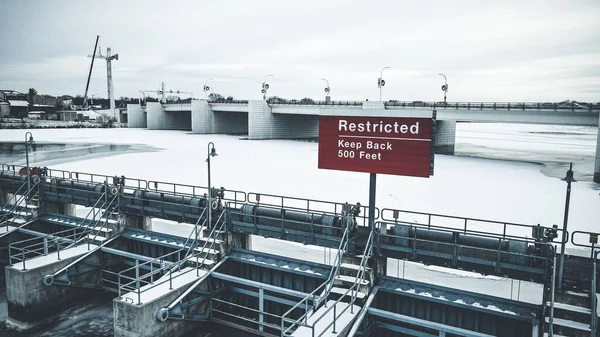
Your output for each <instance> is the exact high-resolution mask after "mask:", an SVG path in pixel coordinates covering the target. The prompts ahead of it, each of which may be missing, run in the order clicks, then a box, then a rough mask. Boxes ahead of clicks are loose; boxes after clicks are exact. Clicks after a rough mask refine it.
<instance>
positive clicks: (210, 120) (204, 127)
mask: <svg viewBox="0 0 600 337" xmlns="http://www.w3.org/2000/svg"><path fill="white" fill-rule="evenodd" d="M191 109H192V132H193V133H214V131H213V129H214V127H213V124H214V122H215V121H214V112H213V110H212V108H211V106H210V104H208V101H207V100H205V99H198V100H192V108H191Z"/></svg>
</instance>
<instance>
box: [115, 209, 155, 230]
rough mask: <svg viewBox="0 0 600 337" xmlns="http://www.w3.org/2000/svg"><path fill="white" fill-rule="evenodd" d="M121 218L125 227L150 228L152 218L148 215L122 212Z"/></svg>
mask: <svg viewBox="0 0 600 337" xmlns="http://www.w3.org/2000/svg"><path fill="white" fill-rule="evenodd" d="M121 218H122V223H123V224H124V225H125V227H128V228H137V229H145V230H147V231H151V230H152V218H151V217H149V216H143V215H133V214H126V213H122V214H121Z"/></svg>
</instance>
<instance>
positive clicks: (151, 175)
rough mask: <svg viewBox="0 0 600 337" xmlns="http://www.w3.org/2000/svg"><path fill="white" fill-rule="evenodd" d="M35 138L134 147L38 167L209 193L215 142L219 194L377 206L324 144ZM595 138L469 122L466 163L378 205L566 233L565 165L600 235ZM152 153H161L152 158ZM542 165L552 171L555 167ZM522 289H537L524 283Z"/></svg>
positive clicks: (391, 181) (74, 134) (574, 217)
mask: <svg viewBox="0 0 600 337" xmlns="http://www.w3.org/2000/svg"><path fill="white" fill-rule="evenodd" d="M23 135H24V132H23V130H2V132H0V142H7V141H23V139H24V136H23ZM33 136H34V138H35V141H36V142H58V143H60V142H64V143H78V144H91V143H103V144H134V145H133V146H131V147H130V150H129V151H127V152H117V153H115V154H114V155H110V154H111V153H109V152H104V153H90V154H87V155H84V156H78V157H76V158H73V157H71V156H69V154H68V153H54V154H53V155H52V156H47V155H45V154H44V153H43V152H34V153H31V154H30V161H31V162H32V165H41V166H49V167H51V168H58V169H64V170H69V171H81V172H90V173H98V174H106V175H125V176H126V177H135V178H141V179H147V180H162V181H168V182H176V183H185V184H192V185H200V186H206V185H207V165H206V163H205V159H206V156H207V144H208V142H210V141H212V142H214V144H215V147H216V150H217V153H218V156H217V157H215V158H213V159H212V160H211V169H212V172H211V175H212V183H213V186H225V187H226V188H229V189H236V190H242V191H246V192H260V193H271V194H281V195H287V196H296V197H304V198H314V199H321V200H331V201H339V202H350V203H355V202H361V203H362V204H367V200H368V184H369V177H368V174H365V173H353V172H342V171H330V170H319V169H318V168H317V150H318V144H317V143H314V142H302V141H286V140H266V141H254V140H247V139H243V138H244V137H243V136H228V135H199V134H191V133H188V132H183V131H153V130H142V129H102V130H96V129H71V130H56V129H47V130H33ZM595 137H596V129H595V128H585V127H565V126H560V127H558V126H535V125H533V126H532V125H508V124H476V123H470V124H459V126H458V128H457V144H456V151H457V154H458V155H459V156H445V155H437V156H436V158H435V174H434V176H433V177H431V178H429V179H423V178H411V177H400V176H389V175H378V177H377V206H378V207H380V208H384V207H388V208H398V209H405V210H412V211H419V212H430V213H440V214H448V215H455V216H464V217H471V218H482V219H490V220H499V221H507V222H517V223H527V224H541V225H544V226H551V225H553V224H557V225H559V227H560V226H562V219H563V210H564V202H565V201H564V198H565V190H566V184H565V183H564V182H562V181H560V179H558V178H556V177H564V174H565V169H564V163H565V162H569V161H574V164H575V171H576V172H575V177H576V178H577V179H578V180H582V181H579V182H577V183H574V184H573V189H572V195H571V209H570V215H569V229H570V230H573V229H578V230H587V231H596V232H598V231H600V226H599V223H598V222H599V219H600V207H598V204H599V202H600V196H599V195H598V190H599V187H600V185H598V184H595V183H592V182H590V181H589V180H590V179H587V180H588V181H585V180H586V177H588V178H589V175H590V172H591V173H593V158H594V157H593V156H594V153H595V145H596V144H595V142H596V138H595ZM149 147H153V148H156V149H159V150H158V151H147V150H148V149H149ZM467 156H468V157H467ZM474 157H489V158H494V159H482V158H474ZM590 158H591V159H590ZM1 159H2V155H0V161H2V160H1ZM497 159H502V160H497ZM510 160H516V161H510ZM519 160H520V161H525V162H518V161H519ZM590 160H592V169H591V170H590V169H589V161H590ZM536 162H539V163H548V164H549V165H550V166H549V167H550V168H549V167H546V166H544V165H543V164H538V163H536ZM10 163H12V164H24V163H25V160H24V158H23V157H20V158H19V159H15V157H14V156H11V159H10ZM582 173H583V174H582ZM582 178H583V179H582ZM155 228H156V229H159V230H161V231H167V232H171V233H181V235H185V236H186V237H187V234H189V229H187V227H186V226H185V225H176V224H171V223H167V222H161V223H156V224H155ZM482 229H485V230H493V229H491V228H482ZM184 233H185V234H184ZM522 234H523V235H530V234H531V233H522ZM253 244H254V248H255V249H257V250H263V251H267V252H271V253H281V252H282V251H283V250H284V249H283V248H282V245H283V244H282V243H281V242H278V241H276V240H267V239H263V238H255V239H254V243H253ZM292 248H293V249H292ZM291 251H294V253H293V256H295V257H300V258H305V259H307V260H312V261H316V262H323V261H324V260H327V259H328V252H327V251H325V252H324V251H323V249H322V248H320V249H316V248H314V247H310V246H302V245H296V244H292V245H290V246H286V248H285V252H286V254H287V255H288V256H289V255H290V254H289V252H291ZM333 255H334V254H333V253H332V254H331V256H332V257H331V258H332V259H333ZM401 264H402V262H400V265H398V264H397V263H396V262H395V261H391V263H390V265H389V268H388V269H389V273H390V274H391V275H394V276H396V275H397V274H398V275H400V270H401V269H403V270H404V273H403V274H406V275H405V276H406V277H407V278H408V277H411V278H415V279H418V280H421V281H425V282H432V283H438V284H443V285H454V286H458V285H459V284H460V287H462V288H465V289H471V290H479V291H482V292H484V293H490V292H492V294H493V295H498V296H505V297H509V298H511V297H512V298H517V297H520V299H521V300H523V296H524V295H523V290H521V292H520V295H519V296H518V295H517V290H516V289H517V285H516V281H515V282H514V283H513V282H512V281H511V280H504V279H499V278H495V277H491V278H490V277H488V278H481V277H480V276H478V277H472V276H473V275H472V276H469V277H467V276H466V275H467V274H466V273H462V272H460V271H456V272H454V271H450V272H448V271H446V270H444V271H442V270H440V269H435V268H431V267H424V266H421V265H415V264H409V263H407V264H406V268H403V267H402V265H401ZM410 275H413V276H410ZM457 280H460V282H457ZM442 281H443V282H442ZM511 283H512V292H511ZM521 287H524V288H523V289H529V288H531V289H534V288H535V287H533V286H529V285H524V284H521ZM528 287H529V288H528ZM526 292H528V290H527V291H526ZM534 297H536V298H538V296H537V295H536V296H534ZM527 298H528V296H527V295H525V299H526V300H527V301H534V302H535V300H529V299H527Z"/></svg>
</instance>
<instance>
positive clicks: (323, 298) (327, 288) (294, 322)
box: [281, 226, 350, 336]
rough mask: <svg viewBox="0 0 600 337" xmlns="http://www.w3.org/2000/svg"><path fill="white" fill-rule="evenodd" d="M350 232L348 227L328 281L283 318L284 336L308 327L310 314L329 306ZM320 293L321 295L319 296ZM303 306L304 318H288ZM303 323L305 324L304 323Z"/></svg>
mask: <svg viewBox="0 0 600 337" xmlns="http://www.w3.org/2000/svg"><path fill="white" fill-rule="evenodd" d="M349 232H350V231H349V227H348V226H346V229H345V230H344V235H343V236H342V240H341V241H340V246H339V248H338V250H337V254H336V259H335V260H334V263H333V266H332V267H331V272H330V273H329V277H328V278H327V280H326V281H325V282H323V284H321V285H320V286H318V287H317V288H316V289H315V290H313V291H312V292H311V293H310V294H308V295H307V296H306V297H305V298H303V299H302V300H301V301H300V302H298V303H296V305H294V306H293V307H291V308H290V309H289V310H288V311H286V312H285V313H284V314H283V315H282V316H281V331H282V336H288V335H287V333H288V332H289V331H290V330H296V329H297V328H298V327H299V326H308V314H309V313H311V311H312V313H313V314H314V313H315V312H316V311H317V310H318V309H319V307H320V305H321V303H324V304H325V306H327V299H328V298H329V295H330V294H331V289H332V288H333V283H334V281H335V277H336V276H338V275H339V272H340V264H341V262H342V255H343V254H344V252H345V251H346V249H347V248H348V233H349ZM318 293H320V294H319V295H317V294H318ZM309 301H311V305H309ZM301 306H304V314H303V315H302V316H300V317H299V318H297V319H291V318H288V316H289V315H291V314H292V312H294V311H295V310H296V309H298V308H300V307H301ZM303 321H304V323H302V322H303ZM285 323H289V324H290V326H288V327H287V328H286V327H285ZM315 324H316V323H315ZM313 336H314V330H313Z"/></svg>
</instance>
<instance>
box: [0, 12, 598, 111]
mask: <svg viewBox="0 0 600 337" xmlns="http://www.w3.org/2000/svg"><path fill="white" fill-rule="evenodd" d="M0 32H1V33H0V36H1V37H0V89H15V90H18V91H23V92H26V91H27V88H30V87H34V88H36V89H37V90H38V92H40V93H47V94H52V95H59V94H71V95H76V94H80V95H83V93H84V91H85V84H86V80H87V74H88V70H89V64H90V58H88V57H87V55H88V54H91V53H92V51H93V47H94V41H95V38H96V35H100V46H101V47H102V49H103V52H106V47H111V48H112V50H113V53H118V54H119V60H118V61H113V77H114V88H115V96H116V97H119V96H134V97H138V96H139V90H156V89H157V88H158V87H159V86H160V83H161V81H164V82H165V83H166V86H167V90H169V89H172V90H182V91H192V92H194V96H195V97H203V95H204V93H203V92H202V86H203V85H204V82H205V80H206V79H207V78H211V77H212V78H214V80H213V81H210V82H209V83H210V85H211V86H212V87H213V88H214V91H215V92H218V93H220V94H222V95H224V96H228V95H232V96H234V97H235V98H239V99H259V98H261V96H262V95H261V93H260V84H259V83H257V82H259V81H262V80H263V79H264V77H265V76H266V75H267V74H274V75H275V76H274V77H272V78H269V81H268V82H269V84H270V86H271V89H270V90H269V96H271V95H277V96H280V97H286V98H302V97H312V98H316V99H323V98H324V92H323V89H324V87H325V82H324V81H322V80H321V78H323V77H324V78H327V79H328V80H329V82H330V85H331V96H332V99H334V100H364V99H366V98H368V99H370V100H376V99H378V97H379V91H378V88H377V77H379V73H380V71H381V69H382V68H383V67H384V66H389V67H391V69H387V70H385V72H384V75H383V77H384V79H385V80H386V82H387V84H386V86H385V88H384V89H383V99H384V100H389V99H396V100H408V101H414V100H441V99H442V98H443V93H442V91H441V89H440V86H441V85H442V84H443V78H442V77H441V76H439V75H438V73H444V74H446V75H447V77H448V83H449V91H448V100H449V101H538V100H543V101H560V100H564V99H575V100H583V101H596V102H597V101H600V1H598V0H589V1H586V0H581V1H579V0H568V1H567V0H565V1H551V0H540V1H523V0H503V1H483V0H473V1H466V0H465V1H459V0H444V1H442V0H439V1H421V0H414V1H407V0H402V1H401V0H391V1H375V0H372V1H364V0H363V1H349V0H340V1H327V0H318V1H312V0H302V1H294V2H291V1H285V0H274V1H263V0H252V1H250V0H238V1H226V0H220V1H206V0H202V1H200V0H198V1H148V0H140V1H133V0H128V1H120V0H95V1H83V0H80V1H42V0H40V1H27V0H2V1H0ZM89 94H90V95H91V94H97V95H98V96H101V97H106V96H107V94H106V62H104V61H103V60H96V62H95V65H94V70H93V74H92V79H91V84H90V91H89Z"/></svg>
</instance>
